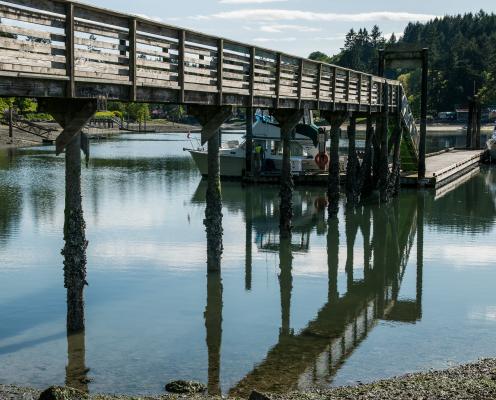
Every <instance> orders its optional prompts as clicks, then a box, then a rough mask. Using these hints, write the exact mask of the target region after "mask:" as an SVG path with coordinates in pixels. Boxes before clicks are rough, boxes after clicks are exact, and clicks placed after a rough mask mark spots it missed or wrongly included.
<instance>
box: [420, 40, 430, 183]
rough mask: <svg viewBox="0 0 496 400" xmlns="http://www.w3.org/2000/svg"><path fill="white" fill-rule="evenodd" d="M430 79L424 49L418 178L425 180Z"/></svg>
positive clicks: (427, 58)
mask: <svg viewBox="0 0 496 400" xmlns="http://www.w3.org/2000/svg"><path fill="white" fill-rule="evenodd" d="M428 77H429V49H422V93H421V97H420V138H419V160H418V178H419V179H424V178H425V153H426V140H427V96H428Z"/></svg>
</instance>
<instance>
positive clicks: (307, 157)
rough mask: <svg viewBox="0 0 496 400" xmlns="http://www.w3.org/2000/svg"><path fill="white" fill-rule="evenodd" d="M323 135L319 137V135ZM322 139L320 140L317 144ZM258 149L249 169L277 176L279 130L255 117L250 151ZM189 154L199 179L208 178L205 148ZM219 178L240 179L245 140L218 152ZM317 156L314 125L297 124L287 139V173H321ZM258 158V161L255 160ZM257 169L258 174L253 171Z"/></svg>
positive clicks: (279, 151) (316, 138) (279, 168)
mask: <svg viewBox="0 0 496 400" xmlns="http://www.w3.org/2000/svg"><path fill="white" fill-rule="evenodd" d="M322 136H323V135H322ZM322 140H323V141H324V147H323V148H325V139H323V138H321V141H322ZM257 146H261V148H262V153H261V156H257V155H256V154H255V152H254V160H253V162H252V166H253V168H254V171H255V173H264V174H274V175H277V174H279V173H280V171H281V166H282V145H281V131H280V129H279V126H278V125H277V124H276V123H274V122H272V121H267V120H264V119H263V118H257V121H256V122H255V123H254V125H253V149H255V147H257ZM185 150H187V151H189V153H190V154H191V156H192V157H193V160H194V161H195V164H196V166H197V167H198V169H199V170H200V173H201V174H202V175H203V176H207V175H208V153H207V151H206V149H205V148H203V147H202V148H198V149H185ZM219 152H220V175H221V177H224V178H241V177H242V176H243V175H244V172H245V168H246V160H245V157H246V141H244V142H242V143H241V144H240V143H239V142H238V141H230V142H228V143H227V144H226V145H225V146H223V147H222V148H221V149H220V150H219ZM317 154H319V132H318V128H317V127H316V126H315V125H308V124H307V125H305V124H300V125H298V126H297V128H296V133H295V134H294V136H293V137H292V138H291V170H292V173H293V174H295V175H296V174H304V173H308V172H318V171H323V170H325V169H326V168H327V166H326V168H324V169H323V170H322V169H321V168H320V167H319V166H318V165H317V163H316V161H315V157H316V155H317ZM257 157H259V160H257ZM257 169H258V171H257Z"/></svg>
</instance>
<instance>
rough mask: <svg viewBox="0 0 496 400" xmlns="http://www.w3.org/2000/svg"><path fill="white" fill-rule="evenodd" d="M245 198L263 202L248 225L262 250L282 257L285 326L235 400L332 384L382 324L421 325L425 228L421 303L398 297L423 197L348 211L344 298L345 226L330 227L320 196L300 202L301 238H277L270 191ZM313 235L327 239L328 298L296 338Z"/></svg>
mask: <svg viewBox="0 0 496 400" xmlns="http://www.w3.org/2000/svg"><path fill="white" fill-rule="evenodd" d="M251 190H252V189H251V188H247V189H245V191H248V192H249V191H251ZM229 193H230V191H229V190H224V191H223V194H224V199H225V206H226V207H227V208H228V209H229V208H234V206H235V204H236V202H237V201H236V198H235V197H230V196H229ZM233 194H234V192H233ZM245 196H248V197H249V198H250V200H251V202H253V203H254V204H257V207H253V209H252V211H251V213H252V222H251V224H249V225H250V226H253V229H254V231H255V236H256V239H255V242H256V244H257V247H258V250H259V251H262V252H267V251H270V252H277V253H278V254H279V286H280V298H281V327H280V332H279V333H280V334H279V340H278V342H277V343H276V344H275V345H274V346H273V347H272V348H271V349H270V350H269V351H268V353H267V355H266V357H265V359H264V360H263V361H261V363H260V364H258V365H257V366H256V367H255V368H254V369H253V370H252V371H251V372H250V373H248V374H247V375H246V376H245V377H244V378H243V379H242V380H241V381H240V382H238V383H237V384H236V385H235V386H234V387H233V388H231V390H230V391H229V394H230V395H233V396H245V397H246V396H248V395H249V394H250V392H251V391H252V390H253V389H258V390H261V391H275V392H286V391H288V390H292V389H304V388H305V387H310V386H315V385H317V386H319V385H322V386H326V385H328V384H329V383H330V382H332V379H333V376H334V375H335V374H336V372H337V371H338V370H339V368H340V367H341V366H342V365H343V363H344V362H345V361H346V359H347V358H348V357H349V356H350V355H351V354H352V353H353V351H354V349H356V348H357V347H358V346H359V345H360V343H361V342H362V341H363V340H364V339H365V338H366V337H367V335H368V333H369V332H370V330H371V329H373V327H374V326H375V325H376V324H377V322H378V321H379V320H381V319H382V320H391V321H398V322H403V323H415V322H416V321H417V320H418V319H419V318H420V317H421V296H422V290H421V289H422V284H421V282H422V247H423V235H422V231H421V230H419V236H418V238H417V246H418V249H417V254H418V258H419V260H418V268H417V294H416V298H415V299H411V300H403V299H400V298H399V290H400V287H401V283H402V280H403V277H404V274H405V270H406V266H407V263H408V261H409V256H410V251H411V249H412V247H413V245H414V243H415V236H416V233H417V218H418V215H423V205H422V204H421V203H419V201H420V200H421V199H423V198H422V197H421V196H417V194H416V193H412V194H405V195H403V196H402V197H401V199H398V200H396V201H395V202H393V203H392V204H391V205H390V206H387V207H384V206H381V207H379V206H363V207H359V208H356V209H347V210H346V212H345V213H344V221H343V222H344V230H343V231H344V238H343V239H344V240H345V243H342V244H343V245H346V260H345V261H346V262H345V273H346V275H347V287H346V292H345V293H339V292H338V283H337V282H338V274H339V272H338V269H339V248H340V221H339V219H338V218H337V217H335V218H331V219H330V220H329V221H326V219H325V208H326V205H325V203H323V202H322V199H321V198H320V197H319V193H318V191H313V190H308V191H305V190H304V191H301V192H299V194H298V195H297V196H295V202H294V204H295V218H294V219H293V224H294V227H295V228H294V230H293V231H294V234H295V236H296V237H297V238H296V240H295V239H294V238H293V239H291V238H287V239H286V238H281V237H280V236H279V235H278V232H277V229H278V217H277V210H278V208H277V207H274V204H277V203H276V201H277V197H276V196H273V194H271V193H270V190H263V191H254V192H253V193H251V194H247V193H246V192H245ZM272 199H275V201H274V202H273V201H272ZM245 217H248V216H245ZM247 222H248V221H247ZM249 229H251V228H249ZM313 230H317V232H318V233H319V234H320V235H325V234H326V235H327V265H328V300H327V303H326V304H325V305H324V306H323V307H322V308H321V309H320V310H319V311H318V313H317V315H316V316H315V318H314V319H313V320H311V321H309V323H308V324H307V326H306V327H305V328H304V329H302V330H301V331H300V332H294V330H293V329H292V327H291V297H292V288H293V274H292V269H293V253H294V252H300V253H305V252H306V251H308V248H309V246H310V241H309V240H308V239H307V238H309V237H310V233H311V232H312V231H313ZM358 232H361V234H362V236H363V238H364V240H363V254H364V260H363V264H364V273H363V277H362V278H360V279H358V278H357V277H356V276H354V274H353V271H354V267H355V264H358V263H359V261H357V260H355V259H354V249H355V246H356V243H358V242H357V240H356V238H357V235H358ZM247 237H248V236H247ZM302 238H303V240H301V239H302Z"/></svg>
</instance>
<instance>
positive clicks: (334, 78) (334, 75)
mask: <svg viewBox="0 0 496 400" xmlns="http://www.w3.org/2000/svg"><path fill="white" fill-rule="evenodd" d="M337 72H338V69H337V68H336V67H333V68H332V83H331V87H332V111H334V110H336V100H337V95H336V88H337V81H338V76H337Z"/></svg>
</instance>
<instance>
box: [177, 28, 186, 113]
mask: <svg viewBox="0 0 496 400" xmlns="http://www.w3.org/2000/svg"><path fill="white" fill-rule="evenodd" d="M185 46H186V31H185V30H180V31H179V33H178V52H179V53H178V61H177V62H178V65H177V71H178V81H179V99H178V100H179V101H178V102H179V103H180V104H184V81H185V79H184V75H185V71H184V57H185V52H186V49H185Z"/></svg>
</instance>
